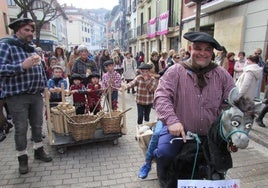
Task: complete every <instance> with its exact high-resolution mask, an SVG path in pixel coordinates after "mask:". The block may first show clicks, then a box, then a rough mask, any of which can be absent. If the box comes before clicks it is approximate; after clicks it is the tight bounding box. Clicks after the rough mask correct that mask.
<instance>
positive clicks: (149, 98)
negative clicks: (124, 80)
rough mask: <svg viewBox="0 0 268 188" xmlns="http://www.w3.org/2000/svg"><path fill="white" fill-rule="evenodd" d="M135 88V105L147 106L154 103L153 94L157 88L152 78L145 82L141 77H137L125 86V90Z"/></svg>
mask: <svg viewBox="0 0 268 188" xmlns="http://www.w3.org/2000/svg"><path fill="white" fill-rule="evenodd" d="M135 86H137V94H136V102H137V104H141V105H148V104H152V103H153V102H154V92H155V90H156V88H157V82H156V80H155V79H154V78H153V77H151V79H149V80H146V81H145V80H144V78H143V77H142V76H141V75H138V76H137V77H136V78H135V79H134V80H133V81H131V82H130V83H128V84H127V88H131V87H135Z"/></svg>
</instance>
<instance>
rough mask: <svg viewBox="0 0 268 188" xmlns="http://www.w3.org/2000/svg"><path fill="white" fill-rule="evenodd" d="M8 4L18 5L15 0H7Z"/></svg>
mask: <svg viewBox="0 0 268 188" xmlns="http://www.w3.org/2000/svg"><path fill="white" fill-rule="evenodd" d="M7 5H8V6H16V3H15V1H14V0H7Z"/></svg>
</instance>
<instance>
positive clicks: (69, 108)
mask: <svg viewBox="0 0 268 188" xmlns="http://www.w3.org/2000/svg"><path fill="white" fill-rule="evenodd" d="M57 107H59V108H60V109H61V110H63V111H64V112H65V113H66V114H68V115H69V116H74V115H75V107H74V106H73V105H71V104H69V103H59V105H58V106H57ZM57 107H52V108H51V121H52V124H53V131H54V132H55V133H57V134H68V133H69V130H68V126H67V118H66V117H65V116H64V114H62V112H60V111H59V110H58V109H57Z"/></svg>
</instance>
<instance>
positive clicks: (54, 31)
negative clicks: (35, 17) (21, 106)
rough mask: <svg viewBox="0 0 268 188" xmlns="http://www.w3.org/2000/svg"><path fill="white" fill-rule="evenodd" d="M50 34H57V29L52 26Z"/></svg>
mask: <svg viewBox="0 0 268 188" xmlns="http://www.w3.org/2000/svg"><path fill="white" fill-rule="evenodd" d="M52 33H53V34H54V35H56V34H57V29H56V26H55V25H52Z"/></svg>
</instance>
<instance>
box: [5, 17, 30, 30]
mask: <svg viewBox="0 0 268 188" xmlns="http://www.w3.org/2000/svg"><path fill="white" fill-rule="evenodd" d="M27 24H31V25H32V26H34V22H33V20H32V19H30V18H19V19H16V20H14V21H13V22H11V23H10V24H9V25H8V27H9V28H10V29H12V30H14V31H17V30H18V29H20V28H21V27H22V26H25V25H27Z"/></svg>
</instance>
